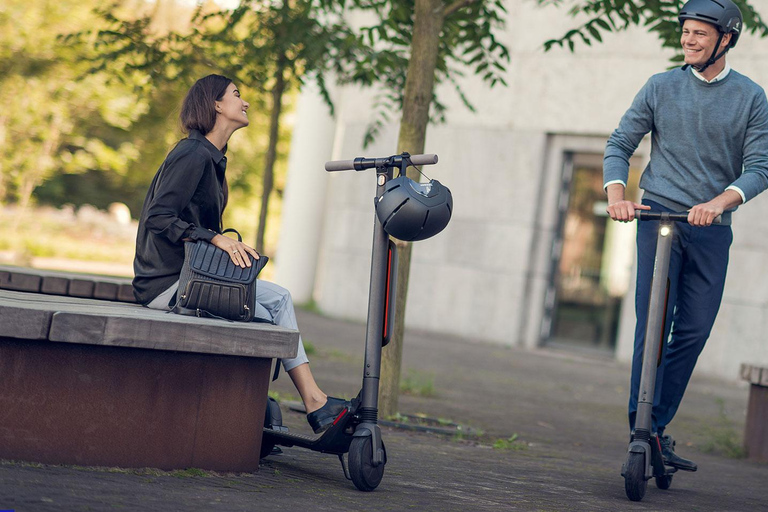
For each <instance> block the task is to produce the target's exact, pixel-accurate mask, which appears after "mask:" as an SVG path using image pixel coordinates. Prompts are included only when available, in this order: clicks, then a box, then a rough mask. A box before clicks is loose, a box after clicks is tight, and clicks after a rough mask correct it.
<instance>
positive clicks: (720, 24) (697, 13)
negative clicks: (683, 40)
mask: <svg viewBox="0 0 768 512" xmlns="http://www.w3.org/2000/svg"><path fill="white" fill-rule="evenodd" d="M677 19H678V20H679V21H680V26H681V27H682V26H683V23H685V20H699V21H706V22H707V23H711V24H712V25H714V26H715V27H716V28H717V30H718V31H719V32H720V33H721V34H733V35H732V36H731V43H730V44H729V45H728V48H733V47H734V46H736V41H738V40H739V34H741V28H742V24H743V19H742V17H741V11H740V10H739V7H738V6H737V5H736V4H735V3H733V2H732V1H731V0H717V1H715V0H690V1H689V2H686V4H685V5H684V6H683V8H682V9H681V10H680V14H679V15H678V16H677ZM718 44H719V43H718Z"/></svg>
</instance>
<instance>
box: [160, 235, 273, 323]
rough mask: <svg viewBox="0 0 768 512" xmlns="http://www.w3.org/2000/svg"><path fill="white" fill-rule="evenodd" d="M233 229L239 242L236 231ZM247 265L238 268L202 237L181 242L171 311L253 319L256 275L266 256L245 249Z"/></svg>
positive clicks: (224, 254) (228, 257)
mask: <svg viewBox="0 0 768 512" xmlns="http://www.w3.org/2000/svg"><path fill="white" fill-rule="evenodd" d="M229 231H233V232H235V233H236V234H237V239H238V240H239V241H241V242H242V240H243V239H242V237H241V236H240V233H238V232H237V231H235V230H234V229H225V230H224V232H223V233H227V232H229ZM245 255H246V256H247V257H248V258H249V259H250V260H251V266H250V267H246V268H242V267H240V266H238V265H235V264H234V263H233V262H232V258H230V256H229V254H228V253H227V252H226V251H223V250H221V249H219V248H218V247H216V246H215V245H212V244H211V243H210V242H207V241H205V240H198V241H197V242H186V243H185V244H184V266H183V267H182V268H181V275H180V276H179V290H178V292H177V295H178V297H177V299H178V300H177V302H176V306H175V307H174V308H173V310H174V312H176V313H180V314H182V315H194V316H210V317H216V318H226V319H227V320H236V321H241V322H250V321H251V320H253V314H254V306H255V305H256V277H257V276H258V275H259V272H261V269H263V268H264V265H266V264H267V261H269V258H268V257H266V256H264V255H261V257H260V258H259V259H258V260H257V259H254V258H253V256H251V255H250V254H248V253H245Z"/></svg>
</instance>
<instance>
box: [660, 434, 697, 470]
mask: <svg viewBox="0 0 768 512" xmlns="http://www.w3.org/2000/svg"><path fill="white" fill-rule="evenodd" d="M659 442H660V443H661V457H662V458H663V459H664V464H666V465H667V466H672V467H675V468H677V469H680V470H682V471H696V470H697V469H698V466H696V463H695V462H693V461H690V460H688V459H684V458H682V457H680V456H679V455H677V454H676V453H675V440H674V439H672V437H671V436H668V435H664V436H660V437H659Z"/></svg>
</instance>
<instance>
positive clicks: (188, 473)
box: [171, 468, 211, 478]
mask: <svg viewBox="0 0 768 512" xmlns="http://www.w3.org/2000/svg"><path fill="white" fill-rule="evenodd" d="M171 476H175V477H176V478H191V477H196V476H211V475H210V474H209V473H208V472H207V471H203V470H202V469H198V468H187V469H183V470H179V471H173V472H171Z"/></svg>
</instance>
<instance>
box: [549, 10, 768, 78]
mask: <svg viewBox="0 0 768 512" xmlns="http://www.w3.org/2000/svg"><path fill="white" fill-rule="evenodd" d="M734 2H735V3H736V4H737V5H738V6H739V9H741V13H742V16H743V17H744V28H745V29H746V30H747V32H750V33H752V34H754V33H755V32H757V33H759V35H760V36H761V37H765V36H766V35H768V26H766V24H765V23H763V20H762V18H761V16H760V14H759V13H758V12H757V11H755V8H754V7H752V5H751V4H750V3H749V2H747V1H746V0H734ZM541 3H542V4H550V3H551V4H554V5H561V4H562V0H544V1H542V2H541ZM684 4H685V0H666V1H658V0H643V1H639V2H638V1H632V0H630V1H624V0H613V1H611V0H608V1H604V0H587V1H584V2H579V3H577V4H576V5H574V6H573V7H571V9H570V10H569V11H568V13H569V14H570V15H571V16H573V17H577V16H578V17H580V18H584V17H586V18H587V21H585V22H584V23H582V24H581V25H580V26H578V27H577V28H574V29H571V30H569V31H568V32H566V33H565V35H563V36H562V37H561V38H558V39H551V40H549V41H546V42H545V43H544V49H545V50H550V49H552V48H553V47H554V46H558V47H561V48H563V47H565V46H567V47H568V49H569V50H570V51H571V52H573V51H575V49H576V42H578V41H581V43H583V44H586V45H587V46H591V45H592V43H593V42H597V43H600V42H602V41H603V34H604V33H606V32H621V31H623V30H627V29H628V28H630V27H635V26H642V27H647V29H648V31H649V32H651V33H654V34H656V35H657V36H658V37H659V39H660V40H661V46H662V47H664V48H673V49H675V50H676V53H675V55H674V56H673V57H672V62H675V63H677V62H682V61H683V58H684V57H683V53H682V49H681V47H680V25H679V22H678V20H677V15H678V13H679V12H680V8H681V7H682V6H683V5H684Z"/></svg>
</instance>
